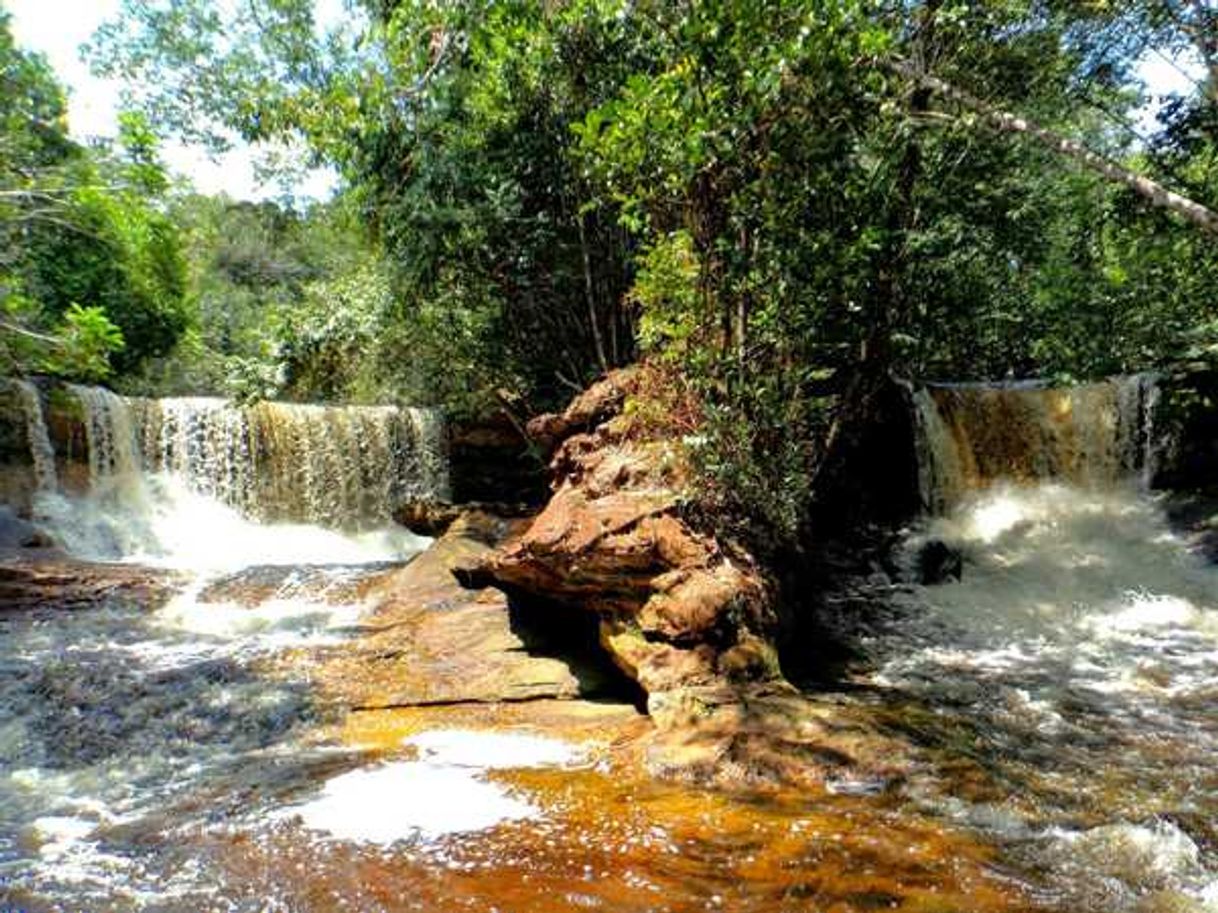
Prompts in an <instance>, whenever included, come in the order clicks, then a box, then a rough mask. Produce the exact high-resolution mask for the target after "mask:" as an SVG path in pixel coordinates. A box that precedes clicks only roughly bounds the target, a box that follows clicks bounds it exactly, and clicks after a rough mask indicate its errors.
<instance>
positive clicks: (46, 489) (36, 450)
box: [11, 380, 59, 496]
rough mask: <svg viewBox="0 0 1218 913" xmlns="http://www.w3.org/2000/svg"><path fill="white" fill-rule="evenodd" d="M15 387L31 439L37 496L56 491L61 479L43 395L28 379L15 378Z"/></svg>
mask: <svg viewBox="0 0 1218 913" xmlns="http://www.w3.org/2000/svg"><path fill="white" fill-rule="evenodd" d="M11 383H12V385H13V387H14V388H15V389H16V391H17V395H18V397H19V398H20V399H21V408H22V411H23V412H24V413H25V427H26V435H27V436H28V437H29V441H30V458H31V461H32V463H33V466H34V484H35V492H34V493H35V496H37V495H42V494H47V493H51V492H55V491H57V490H58V489H59V480H58V478H57V476H56V473H55V449H54V448H53V447H52V446H51V437H50V435H49V434H48V433H47V423H46V417H45V415H44V414H43V411H42V397H41V396H40V395H39V393H38V388H37V387H35V386H34V385H33V384H32V383H30V382H29V381H28V380H13V381H11Z"/></svg>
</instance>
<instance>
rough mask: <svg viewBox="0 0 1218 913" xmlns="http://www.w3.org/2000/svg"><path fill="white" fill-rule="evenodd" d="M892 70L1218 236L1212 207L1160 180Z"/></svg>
mask: <svg viewBox="0 0 1218 913" xmlns="http://www.w3.org/2000/svg"><path fill="white" fill-rule="evenodd" d="M889 67H890V68H891V69H892V70H893V71H894V72H896V73H898V74H900V75H901V76H903V77H905V78H907V79H910V80H912V81H913V82H915V83H917V84H918V85H920V86H923V87H924V88H927V89H930V90H931V91H933V92H937V93H938V94H939V95H942V96H943V97H944V98H948V99H951V100H952V101H954V102H956V103H957V104H959V105H960V106H961V107H964V108H967V109H968V110H970V111H973V112H974V113H976V114H979V115H981V117H982V118H983V119H984V120H985V122H986V123H987V124H989V125H990V126H991V127H993V128H994V129H996V130H999V131H1000V132H1003V133H1017V134H1021V135H1024V136H1030V137H1032V138H1033V139H1035V140H1036V141H1037V142H1039V143H1040V144H1041V145H1042V146H1045V147H1046V148H1048V149H1051V150H1053V151H1054V152H1057V153H1060V154H1061V155H1064V156H1066V157H1067V158H1070V159H1072V160H1074V161H1075V162H1078V163H1079V164H1081V165H1084V166H1086V167H1087V168H1090V169H1091V170H1092V171H1095V172H1097V173H1099V174H1101V175H1103V176H1104V177H1106V178H1108V179H1109V180H1111V181H1116V182H1118V183H1121V184H1124V185H1125V186H1126V187H1129V188H1130V189H1131V190H1133V191H1134V192H1135V193H1137V194H1138V195H1139V196H1141V197H1142V198H1143V199H1145V200H1147V201H1149V202H1150V203H1152V204H1153V205H1155V206H1159V207H1161V208H1163V209H1168V210H1170V211H1172V212H1174V213H1176V214H1177V215H1179V216H1182V217H1183V218H1184V219H1186V220H1187V221H1189V222H1191V223H1192V224H1194V225H1196V226H1197V227H1199V228H1201V229H1203V230H1205V231H1208V232H1211V233H1213V234H1216V235H1218V212H1215V211H1214V210H1213V209H1210V208H1209V207H1208V206H1205V205H1203V204H1201V203H1198V202H1197V201H1196V200H1190V199H1189V198H1188V197H1185V196H1181V195H1180V194H1178V193H1175V192H1174V191H1171V190H1168V189H1167V188H1166V187H1164V186H1163V185H1162V184H1160V183H1159V182H1158V181H1155V180H1152V179H1151V178H1148V177H1146V176H1144V175H1141V174H1138V173H1137V172H1135V171H1131V170H1130V169H1128V168H1126V167H1124V166H1123V165H1119V164H1117V163H1116V162H1114V161H1112V160H1111V159H1109V158H1106V157H1105V156H1102V155H1100V154H1099V153H1097V152H1093V151H1091V150H1090V149H1088V148H1087V147H1086V146H1084V145H1083V144H1082V143H1080V142H1078V141H1076V140H1072V139H1069V138H1067V137H1064V136H1062V135H1061V134H1059V133H1055V132H1054V131H1052V130H1049V129H1048V128H1046V127H1042V126H1040V125H1039V124H1036V123H1034V122H1032V121H1029V120H1027V119H1026V118H1022V117H1019V116H1017V115H1015V114H1011V113H1010V112H1008V111H1003V110H1001V109H1000V108H998V107H995V106H994V105H992V104H990V103H989V102H987V101H983V100H982V99H980V98H978V97H977V96H975V95H973V94H972V93H970V92H966V91H965V90H964V89H960V88H958V87H956V86H954V85H952V84H951V83H949V82H945V81H944V80H942V79H939V78H938V77H937V76H932V75H931V74H929V73H926V72H923V71H921V70H919V69H917V68H916V67H914V66H913V65H912V64H910V63H909V62H907V61H903V60H898V61H894V62H892V63H890V64H889Z"/></svg>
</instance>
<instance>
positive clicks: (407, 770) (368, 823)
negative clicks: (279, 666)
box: [289, 730, 581, 844]
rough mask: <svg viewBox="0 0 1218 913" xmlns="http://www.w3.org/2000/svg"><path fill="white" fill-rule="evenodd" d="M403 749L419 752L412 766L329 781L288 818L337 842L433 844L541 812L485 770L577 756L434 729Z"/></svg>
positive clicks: (529, 739) (544, 745)
mask: <svg viewBox="0 0 1218 913" xmlns="http://www.w3.org/2000/svg"><path fill="white" fill-rule="evenodd" d="M403 744H404V745H406V746H408V747H413V748H415V749H417V750H418V751H419V757H418V759H417V760H413V761H397V762H394V763H390V764H384V765H381V766H378V767H373V768H367V769H362V770H354V771H351V772H349V773H345V774H342V775H340V776H338V777H334V778H333V779H331V780H329V781H327V782H326V784H325V785H324V787H323V788H322V794H321V795H320V796H319V797H318V798H315V799H313V800H311V801H310V802H308V803H305V804H304V805H301V806H299V807H297V808H295V809H290V810H289V814H290V815H291V816H293V817H298V818H299V819H300V820H301V822H302V823H303V824H304V825H305V827H307V828H310V829H312V830H317V831H322V832H324V833H326V834H329V835H330V836H331V837H334V838H338V839H341V840H351V841H357V842H369V843H384V844H388V843H394V842H396V841H399V840H410V839H421V840H424V841H434V840H438V839H439V838H441V837H447V836H450V835H453V834H463V833H470V832H473V831H481V830H486V829H488V828H491V827H494V826H495V825H497V824H502V823H503V822H506V821H518V820H522V819H527V818H535V817H537V816H538V815H539V814H540V813H541V812H540V810H539V809H538V808H537V807H536V806H534V805H533V804H531V803H530V802H528V801H527V800H525V799H522V798H520V797H517V796H514V795H512V794H511V793H509V791H508V790H507V789H505V788H504V787H503V786H501V785H499V784H497V783H492V782H489V781H488V780H487V779H486V778H485V776H484V775H485V773H486V772H487V771H490V770H506V769H512V768H528V767H551V766H567V765H570V764H573V763H575V762H576V761H578V760H579V759H580V756H581V753H580V752H579V750H578V749H576V748H575V747H574V746H572V745H570V744H568V743H566V742H561V741H558V740H556V739H547V738H542V737H539V736H531V735H524V734H515V733H491V732H477V731H467V730H434V731H431V732H425V733H422V734H420V735H417V736H413V737H411V738H408V739H406V740H405V741H404V742H403Z"/></svg>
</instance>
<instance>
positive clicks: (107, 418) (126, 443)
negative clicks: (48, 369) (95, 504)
mask: <svg viewBox="0 0 1218 913" xmlns="http://www.w3.org/2000/svg"><path fill="white" fill-rule="evenodd" d="M68 389H69V390H70V391H71V392H72V393H73V394H74V395H75V397H76V399H77V401H78V402H79V403H80V407H81V410H82V413H83V421H84V426H85V439H86V442H87V447H88V451H89V484H90V486H91V487H92V488H93V489H94V490H95V491H96V490H98V489H100V488H101V487H103V486H105V485H108V484H110V483H112V482H114V481H115V480H121V481H126V480H129V479H131V478H133V477H135V476H137V475H138V474H139V473H140V470H141V468H142V461H141V459H140V451H139V443H138V440H137V438H136V431H135V420H134V416H133V415H132V413H131V409H130V408H129V407H128V405H127V401H126V400H125V399H123V397H121V396H119V395H118V394H116V393H111V392H110V391H109V390H106V389H104V388H102V387H84V386H80V385H78V384H69V385H68Z"/></svg>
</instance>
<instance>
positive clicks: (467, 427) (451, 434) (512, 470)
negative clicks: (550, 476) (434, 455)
mask: <svg viewBox="0 0 1218 913" xmlns="http://www.w3.org/2000/svg"><path fill="white" fill-rule="evenodd" d="M448 460H449V483H450V485H451V488H452V499H453V503H454V504H471V503H477V502H483V503H489V502H494V501H496V500H499V499H508V500H510V501H513V502H515V501H519V502H523V503H526V504H534V505H535V504H538V503H540V502H541V501H543V500H544V499H545V493H546V479H545V463H544V462H543V460H542V459H540V458H539V457H538V455H537V452H536V449H535V447H534V445H533V443H532V442H531V441H530V440H529V439H528V437H526V435H525V433H524V429H523V428H522V427H521V426H520V425H519V424H518V423H517V422H515V421H514V420H513V419H512V417H511V416H510V415H509V414H508V413H507V412H506V411H500V412H497V413H495V414H493V415H491V416H488V417H485V418H482V419H479V420H478V421H458V422H453V423H452V424H451V425H450V426H449V429H448Z"/></svg>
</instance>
